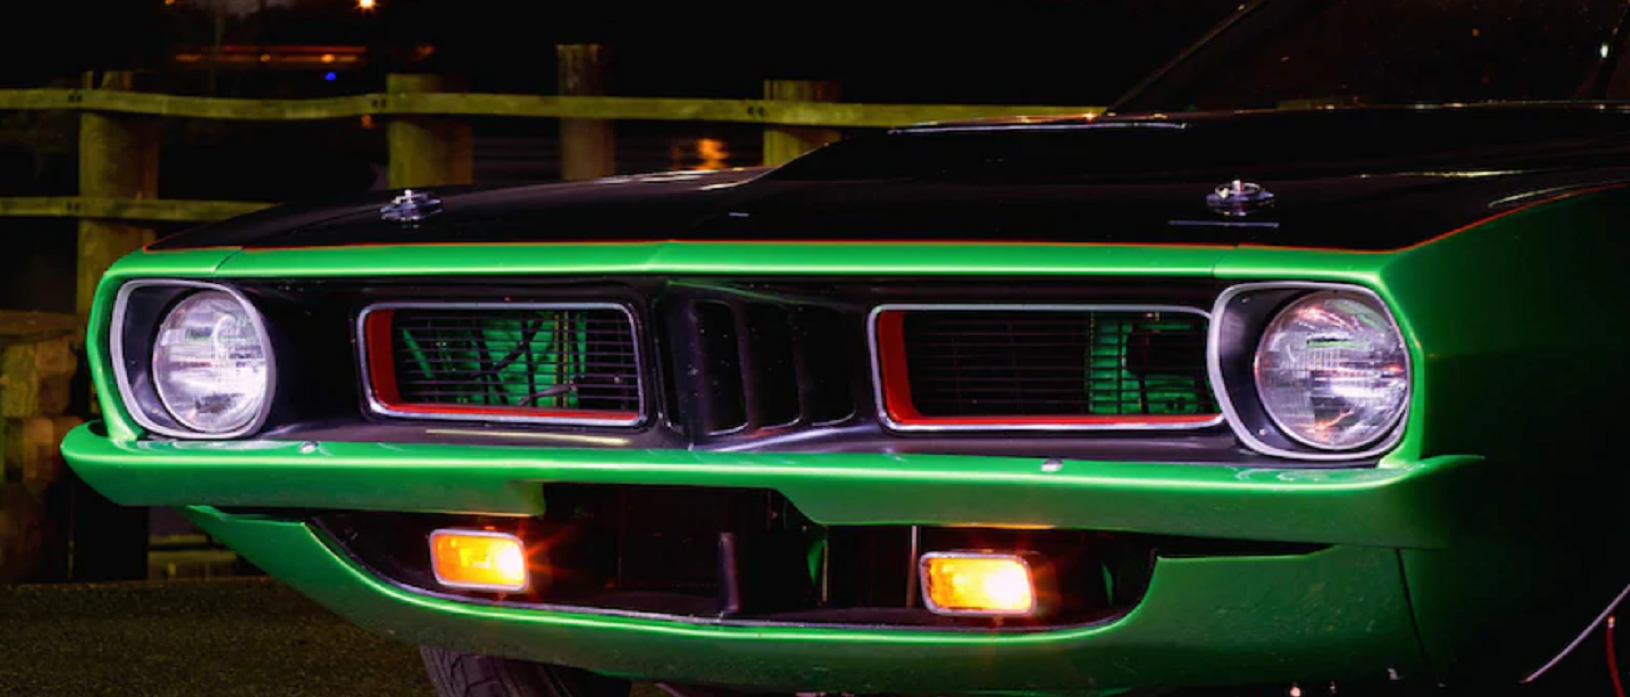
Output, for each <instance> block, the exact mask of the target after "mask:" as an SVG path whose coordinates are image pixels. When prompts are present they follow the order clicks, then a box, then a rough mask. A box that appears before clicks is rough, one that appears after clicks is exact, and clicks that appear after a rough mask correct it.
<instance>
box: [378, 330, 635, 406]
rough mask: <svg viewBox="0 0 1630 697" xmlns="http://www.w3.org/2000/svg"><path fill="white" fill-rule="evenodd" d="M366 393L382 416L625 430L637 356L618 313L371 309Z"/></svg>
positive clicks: (632, 402)
mask: <svg viewBox="0 0 1630 697" xmlns="http://www.w3.org/2000/svg"><path fill="white" fill-rule="evenodd" d="M362 324H363V336H364V337H365V338H366V341H367V346H366V352H367V356H368V370H369V385H370V387H371V396H372V397H373V400H374V402H375V404H376V407H377V408H378V409H379V410H380V411H383V412H385V413H388V414H392V415H401V416H415V417H424V418H468V419H492V420H504V419H521V420H540V421H556V422H583V423H632V422H636V421H638V420H639V419H640V417H641V413H642V392H641V389H642V385H641V381H640V368H639V366H640V362H639V348H638V345H637V342H636V340H635V332H634V322H633V320H632V318H631V316H630V314H629V313H628V312H627V311H626V310H625V309H623V308H622V307H620V306H616V305H573V306H566V305H524V306H518V305H442V306H376V307H374V308H370V309H369V310H368V311H367V312H366V313H365V314H364V316H363V319H362Z"/></svg>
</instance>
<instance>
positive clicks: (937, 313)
mask: <svg viewBox="0 0 1630 697" xmlns="http://www.w3.org/2000/svg"><path fill="white" fill-rule="evenodd" d="M891 315H892V317H891ZM879 320H880V322H881V323H882V324H880V327H885V328H886V327H890V326H892V327H893V329H892V331H884V332H882V333H881V334H880V338H882V339H887V340H888V341H893V342H895V343H897V344H898V345H897V346H896V347H894V349H893V350H894V351H895V352H896V353H897V354H899V355H900V358H901V359H902V361H903V367H904V369H905V371H904V372H905V379H904V380H903V381H902V382H904V383H905V386H904V388H903V389H901V386H898V385H897V386H896V387H895V388H894V389H891V391H890V392H891V401H894V400H896V399H898V400H902V401H908V402H909V404H907V405H904V406H905V408H904V409H903V410H900V411H904V412H906V413H907V414H908V415H909V416H916V417H920V418H922V419H926V420H935V419H941V420H945V419H950V420H955V419H960V418H968V417H972V418H981V419H984V418H991V419H1000V418H1006V417H1026V418H1032V419H1036V418H1040V419H1046V418H1052V417H1057V418H1059V419H1061V420H1065V421H1068V420H1070V419H1087V420H1091V419H1114V418H1116V417H1155V418H1156V419H1160V418H1178V417H1210V416H1214V415H1215V414H1216V413H1217V407H1216V403H1215V401H1214V398H1213V396H1212V393H1211V388H1210V384H1209V382H1208V378H1207V374H1206V362H1205V348H1206V319H1205V317H1204V316H1202V315H1198V314H1192V313H1185V312H1152V311H1142V310H1087V309H1081V310H1045V311H1042V310H1010V309H1001V310H995V309H993V310H983V309H981V310H895V311H889V312H885V313H882V314H881V315H880V317H879ZM891 334H892V335H894V336H892V337H891V336H890V335H891ZM880 343H887V341H883V342H880ZM880 348H881V349H882V350H884V351H888V350H890V349H889V347H887V346H883V347H880ZM892 378H893V379H896V380H898V379H899V376H892ZM891 406H896V407H898V406H900V405H891Z"/></svg>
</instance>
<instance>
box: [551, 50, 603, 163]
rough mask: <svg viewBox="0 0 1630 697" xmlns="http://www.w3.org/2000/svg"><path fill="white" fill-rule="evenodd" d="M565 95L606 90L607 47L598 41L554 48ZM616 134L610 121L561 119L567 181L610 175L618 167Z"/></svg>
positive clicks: (595, 94)
mask: <svg viewBox="0 0 1630 697" xmlns="http://www.w3.org/2000/svg"><path fill="white" fill-rule="evenodd" d="M555 56H556V57H557V59H558V62H559V64H560V94H561V95H562V96H578V97H599V96H603V95H605V93H606V81H605V63H604V57H605V48H604V47H602V46H600V45H598V44H568V45H562V46H556V47H555ZM616 155H617V137H616V134H615V133H614V132H613V131H612V128H611V122H609V121H599V120H595V119H561V120H560V176H561V178H562V179H567V180H581V179H596V178H599V177H609V176H611V174H612V173H613V172H615V171H616V170H617V163H616Z"/></svg>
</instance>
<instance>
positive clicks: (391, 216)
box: [379, 189, 441, 223]
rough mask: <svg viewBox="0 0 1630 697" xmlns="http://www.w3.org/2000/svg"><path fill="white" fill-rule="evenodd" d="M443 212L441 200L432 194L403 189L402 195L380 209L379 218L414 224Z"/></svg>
mask: <svg viewBox="0 0 1630 697" xmlns="http://www.w3.org/2000/svg"><path fill="white" fill-rule="evenodd" d="M440 212H441V199H439V198H435V197H433V196H431V195H430V194H426V193H423V192H416V191H414V190H412V189H403V190H402V195H400V196H397V197H396V198H393V199H391V202H390V203H387V204H385V205H384V206H383V207H381V208H380V209H379V217H380V218H383V219H385V220H389V221H392V222H398V223H413V222H418V221H420V220H424V219H425V218H428V217H430V216H432V215H435V214H437V213H440Z"/></svg>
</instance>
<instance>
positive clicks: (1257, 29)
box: [1115, 0, 1627, 113]
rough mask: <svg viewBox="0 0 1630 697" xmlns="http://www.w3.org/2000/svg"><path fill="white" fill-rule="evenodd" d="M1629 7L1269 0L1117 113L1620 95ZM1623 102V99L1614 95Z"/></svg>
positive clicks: (1586, 2) (1507, 0) (1483, 0)
mask: <svg viewBox="0 0 1630 697" xmlns="http://www.w3.org/2000/svg"><path fill="white" fill-rule="evenodd" d="M1626 5H1627V2H1626V0H1262V1H1260V2H1257V3H1255V4H1253V5H1249V6H1246V7H1244V8H1242V9H1241V10H1240V12H1239V13H1238V14H1237V15H1236V16H1234V17H1233V18H1231V19H1230V20H1229V21H1228V22H1225V24H1224V25H1223V26H1222V27H1219V28H1218V29H1217V30H1215V31H1214V32H1213V33H1212V34H1211V35H1209V36H1208V37H1207V38H1205V39H1202V40H1201V41H1200V42H1199V43H1197V44H1196V45H1195V46H1194V47H1192V48H1191V49H1190V50H1189V51H1188V52H1187V53H1185V54H1184V55H1182V56H1180V57H1179V58H1178V59H1176V60H1175V61H1173V62H1172V63H1171V64H1169V65H1168V66H1167V67H1166V68H1165V69H1164V70H1163V71H1161V72H1157V73H1156V74H1155V75H1154V76H1153V77H1152V78H1150V79H1149V80H1147V81H1146V82H1145V83H1144V84H1142V85H1140V86H1139V87H1137V88H1134V89H1133V90H1132V91H1131V92H1130V93H1129V94H1128V95H1127V96H1126V97H1123V98H1122V100H1121V101H1120V103H1118V104H1117V105H1116V107H1115V111H1118V112H1122V113H1126V112H1133V111H1156V110H1162V111H1187V110H1214V109H1257V108H1287V107H1308V106H1321V105H1342V106H1347V105H1377V104H1389V105H1396V104H1441V103H1454V102H1463V103H1470V102H1488V101H1549V100H1567V99H1581V98H1601V97H1606V96H1613V92H1614V91H1615V90H1613V89H1612V88H1614V87H1616V85H1614V83H1615V82H1617V81H1619V80H1623V79H1624V77H1625V76H1622V75H1621V76H1619V78H1618V80H1614V79H1612V76H1611V75H1610V74H1609V69H1610V67H1611V66H1612V65H1613V64H1614V63H1617V62H1618V57H1619V53H1620V52H1621V51H1622V50H1624V49H1625V48H1626V47H1624V46H1621V45H1620V44H1621V42H1622V41H1623V39H1624V37H1623V36H1622V34H1623V30H1622V26H1623V23H1624V18H1625V8H1626ZM1617 96H1622V95H1617Z"/></svg>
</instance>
